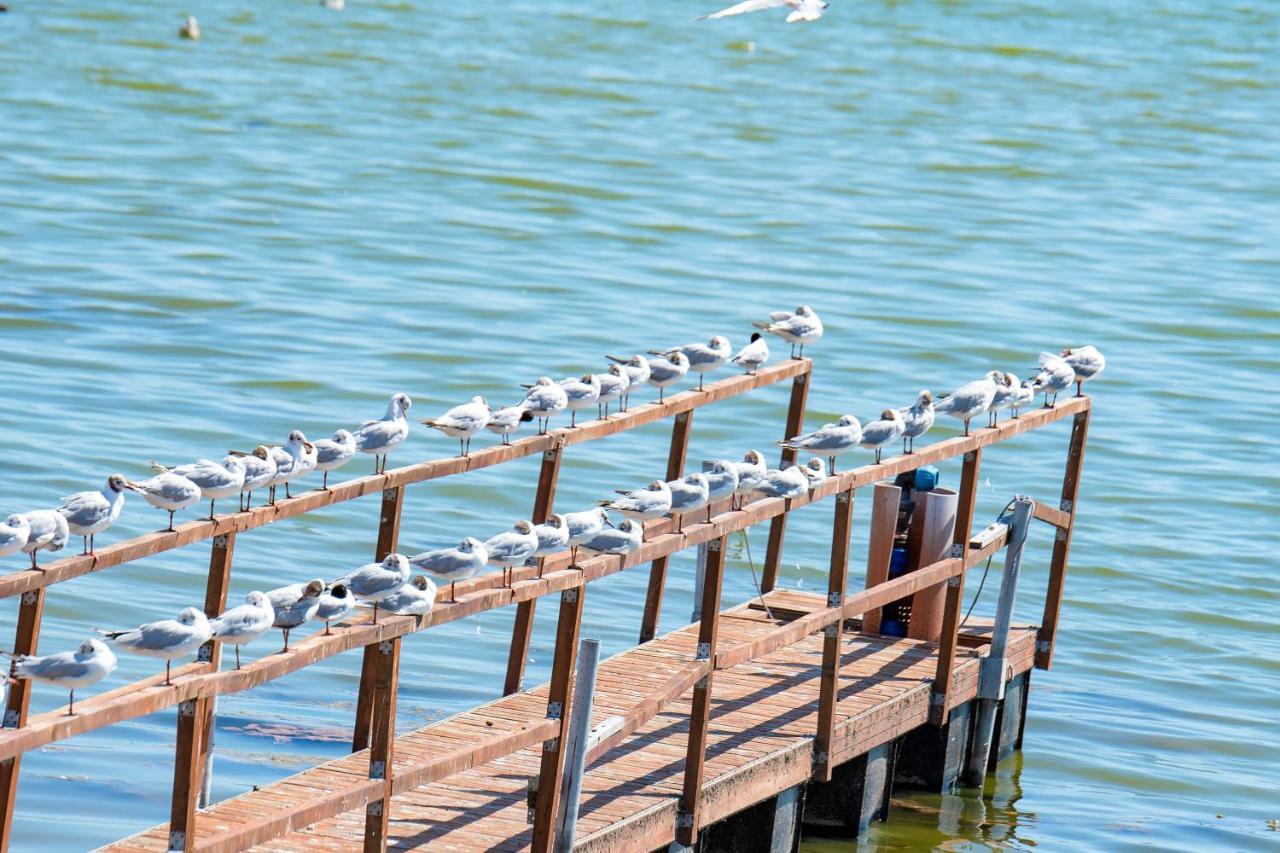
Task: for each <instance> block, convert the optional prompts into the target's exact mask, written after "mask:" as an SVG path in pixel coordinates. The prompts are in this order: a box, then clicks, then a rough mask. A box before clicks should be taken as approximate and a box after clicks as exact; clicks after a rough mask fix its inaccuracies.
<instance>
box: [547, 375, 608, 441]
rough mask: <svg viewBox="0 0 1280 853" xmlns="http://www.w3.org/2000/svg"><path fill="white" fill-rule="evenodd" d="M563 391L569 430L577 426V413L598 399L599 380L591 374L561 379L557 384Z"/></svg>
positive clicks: (594, 403) (592, 404) (589, 406)
mask: <svg viewBox="0 0 1280 853" xmlns="http://www.w3.org/2000/svg"><path fill="white" fill-rule="evenodd" d="M557 384H558V385H559V386H560V387H561V388H563V389H564V394H565V402H566V404H567V405H568V407H569V426H570V428H573V427H577V425H578V411H579V410H581V409H589V408H591V407H592V406H594V405H596V403H597V401H599V399H600V380H599V379H597V378H596V377H595V374H593V373H587V374H584V375H583V376H581V377H569V378H568V379H561V380H560V381H559V382H558V383H557Z"/></svg>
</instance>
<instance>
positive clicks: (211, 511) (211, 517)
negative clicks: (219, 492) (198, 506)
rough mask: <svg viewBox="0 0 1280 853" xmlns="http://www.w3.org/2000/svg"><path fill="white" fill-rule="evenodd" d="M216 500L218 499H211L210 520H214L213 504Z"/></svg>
mask: <svg viewBox="0 0 1280 853" xmlns="http://www.w3.org/2000/svg"><path fill="white" fill-rule="evenodd" d="M216 502H217V501H216V500H212V501H209V520H210V521H213V505H214V504H215V503H216Z"/></svg>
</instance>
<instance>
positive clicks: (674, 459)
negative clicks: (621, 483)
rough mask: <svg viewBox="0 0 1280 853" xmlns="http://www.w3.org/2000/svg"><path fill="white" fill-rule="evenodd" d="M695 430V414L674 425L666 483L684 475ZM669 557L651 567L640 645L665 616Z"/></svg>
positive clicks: (653, 634) (652, 635) (687, 413)
mask: <svg viewBox="0 0 1280 853" xmlns="http://www.w3.org/2000/svg"><path fill="white" fill-rule="evenodd" d="M692 430H693V411H692V410H690V411H688V412H686V413H684V414H682V415H677V416H676V419H675V423H673V424H672V425H671V449H670V451H668V453H667V480H668V481H671V480H675V479H678V478H680V477H683V476H684V463H685V458H686V457H687V456H688V455H689V435H690V433H691V432H692ZM670 559H671V558H670V557H668V556H665V555H664V556H662V557H659V558H658V559H656V560H654V561H653V564H652V565H651V566H650V567H649V589H648V591H647V592H646V594H645V598H644V614H643V615H642V616H641V618H640V642H641V643H647V642H649V641H650V640H652V639H653V638H654V636H655V635H656V634H657V633H658V619H659V617H660V616H661V615H662V593H663V591H664V590H665V588H666V585H667V565H668V563H669V562H670Z"/></svg>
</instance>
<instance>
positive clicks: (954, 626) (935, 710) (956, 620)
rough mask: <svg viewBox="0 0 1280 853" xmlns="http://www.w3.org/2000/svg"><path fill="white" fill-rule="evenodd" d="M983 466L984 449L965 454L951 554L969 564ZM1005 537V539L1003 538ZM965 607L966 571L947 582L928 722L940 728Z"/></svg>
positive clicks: (947, 703)
mask: <svg viewBox="0 0 1280 853" xmlns="http://www.w3.org/2000/svg"><path fill="white" fill-rule="evenodd" d="M981 467H982V448H980V447H979V448H975V449H973V450H971V451H969V452H968V453H966V454H965V455H964V465H963V466H962V468H961V470H960V494H959V505H958V506H957V508H956V526H955V534H954V536H953V538H952V543H953V544H952V553H953V554H957V552H958V554H957V556H958V557H959V559H961V560H964V561H965V564H966V565H967V564H968V563H967V559H968V556H969V534H970V532H971V530H972V528H973V510H974V506H975V505H976V504H977V501H978V475H979V472H980V470H981ZM1002 538H1004V537H1002ZM962 607H964V572H960V573H958V574H956V575H955V576H954V577H951V578H948V579H947V597H946V603H945V605H944V607H943V611H942V641H941V643H940V645H939V649H938V672H937V675H936V676H935V677H934V679H933V688H932V694H931V695H930V697H929V722H930V723H933V724H934V725H935V726H940V725H942V724H943V723H945V722H946V721H947V716H948V715H949V714H950V713H951V701H950V700H951V695H950V694H951V687H952V684H951V677H952V670H953V669H954V668H955V663H956V647H957V645H958V637H957V635H958V633H959V631H960V610H961V608H962Z"/></svg>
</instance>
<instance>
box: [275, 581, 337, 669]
mask: <svg viewBox="0 0 1280 853" xmlns="http://www.w3.org/2000/svg"><path fill="white" fill-rule="evenodd" d="M324 589H325V582H324V581H322V580H320V579H319V578H316V579H315V580H312V581H308V582H307V583H305V584H300V583H295V584H289V585H288V586H282V587H279V588H278V589H273V590H271V591H270V592H268V593H267V600H268V601H270V602H271V609H272V610H273V611H274V612H275V619H274V620H273V621H272V623H271V627H273V628H279V629H280V633H281V634H283V635H284V649H283V651H286V652H287V651H289V632H290V631H292V630H293V629H294V628H297V627H299V626H300V625H305V624H306V623H307V622H308V621H310V620H311V619H312V618H313V617H314V616H315V615H316V611H317V610H319V609H320V596H321V595H323V594H324Z"/></svg>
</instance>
